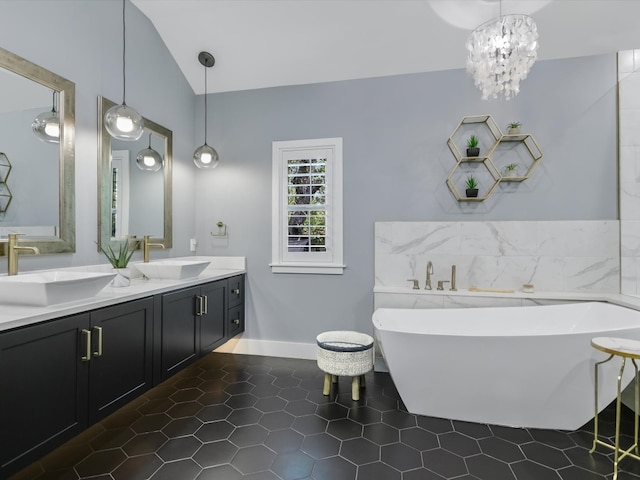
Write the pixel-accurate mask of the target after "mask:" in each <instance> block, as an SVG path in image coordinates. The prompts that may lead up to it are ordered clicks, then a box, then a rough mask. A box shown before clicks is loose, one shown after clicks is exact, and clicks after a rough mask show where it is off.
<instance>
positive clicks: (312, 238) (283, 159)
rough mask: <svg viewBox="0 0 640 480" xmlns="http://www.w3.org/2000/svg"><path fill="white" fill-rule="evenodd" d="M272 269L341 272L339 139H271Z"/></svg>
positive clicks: (340, 145) (290, 271) (291, 271)
mask: <svg viewBox="0 0 640 480" xmlns="http://www.w3.org/2000/svg"><path fill="white" fill-rule="evenodd" d="M272 175H273V178H272V181H273V192H272V196H273V198H272V208H273V218H272V221H273V226H272V247H271V248H272V263H271V271H272V272H273V273H323V274H341V273H342V271H343V269H344V265H343V264H342V138H321V139H316V140H293V141H287V142H273V174H272Z"/></svg>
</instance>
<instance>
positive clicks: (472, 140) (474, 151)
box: [467, 135, 480, 157]
mask: <svg viewBox="0 0 640 480" xmlns="http://www.w3.org/2000/svg"><path fill="white" fill-rule="evenodd" d="M478 155H480V147H478V137H477V136H476V135H471V136H470V137H469V139H468V140H467V157H477V156H478Z"/></svg>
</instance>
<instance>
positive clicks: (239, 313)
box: [225, 275, 244, 339]
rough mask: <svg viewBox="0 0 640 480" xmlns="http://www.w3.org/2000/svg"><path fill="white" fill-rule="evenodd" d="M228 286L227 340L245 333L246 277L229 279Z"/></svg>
mask: <svg viewBox="0 0 640 480" xmlns="http://www.w3.org/2000/svg"><path fill="white" fill-rule="evenodd" d="M228 284H229V289H228V295H227V298H228V302H229V303H228V305H229V310H228V313H227V331H226V333H225V335H226V338H227V339H229V338H232V337H235V336H236V335H238V334H239V333H242V332H244V275H237V276H235V277H231V278H229V279H228Z"/></svg>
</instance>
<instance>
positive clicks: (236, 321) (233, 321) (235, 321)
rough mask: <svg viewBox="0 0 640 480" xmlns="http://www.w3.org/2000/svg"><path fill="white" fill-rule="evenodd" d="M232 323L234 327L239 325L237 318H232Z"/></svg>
mask: <svg viewBox="0 0 640 480" xmlns="http://www.w3.org/2000/svg"><path fill="white" fill-rule="evenodd" d="M231 322H232V323H235V324H236V325H240V319H239V318H234V319H233V320H231Z"/></svg>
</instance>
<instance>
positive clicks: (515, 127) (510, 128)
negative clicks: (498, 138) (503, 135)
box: [507, 122, 522, 135]
mask: <svg viewBox="0 0 640 480" xmlns="http://www.w3.org/2000/svg"><path fill="white" fill-rule="evenodd" d="M521 125H522V123H520V122H511V123H509V124H507V135H517V134H519V133H520V126H521Z"/></svg>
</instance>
